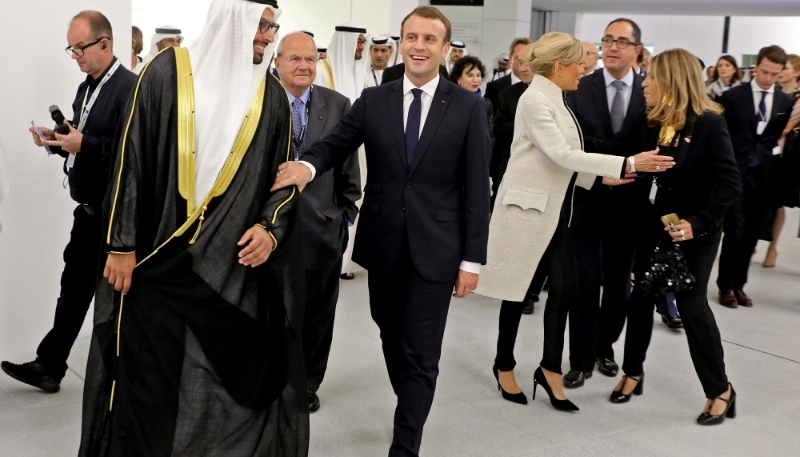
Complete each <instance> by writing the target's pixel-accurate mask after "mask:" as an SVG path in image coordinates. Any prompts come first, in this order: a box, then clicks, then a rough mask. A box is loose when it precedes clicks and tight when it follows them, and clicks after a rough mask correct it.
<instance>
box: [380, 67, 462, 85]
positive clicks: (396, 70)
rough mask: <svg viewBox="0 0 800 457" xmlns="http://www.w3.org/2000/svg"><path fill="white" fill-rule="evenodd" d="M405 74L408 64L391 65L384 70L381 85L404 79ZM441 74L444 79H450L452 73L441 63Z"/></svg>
mask: <svg viewBox="0 0 800 457" xmlns="http://www.w3.org/2000/svg"><path fill="white" fill-rule="evenodd" d="M404 74H406V64H404V63H402V62H401V63H399V64H397V65H394V66H392V67H389V68H387V69H386V70H383V76H381V85H384V84H386V83H390V82H392V81H397V80H398V79H403V75H404ZM439 75H440V76H441V77H442V78H444V79H450V75H449V74H448V73H447V67H445V66H444V65H439Z"/></svg>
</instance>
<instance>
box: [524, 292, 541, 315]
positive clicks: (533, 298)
mask: <svg viewBox="0 0 800 457" xmlns="http://www.w3.org/2000/svg"><path fill="white" fill-rule="evenodd" d="M538 301H539V296H538V295H529V296H528V298H526V299H525V301H524V303H525V306H524V307H523V308H522V314H533V304H534V303H536V302H538Z"/></svg>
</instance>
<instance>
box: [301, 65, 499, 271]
mask: <svg viewBox="0 0 800 457" xmlns="http://www.w3.org/2000/svg"><path fill="white" fill-rule="evenodd" d="M361 144H364V146H365V150H366V158H367V183H366V186H365V187H364V193H365V195H364V201H363V203H362V205H361V218H360V220H359V224H358V231H357V233H356V239H355V246H354V251H353V260H354V261H356V262H357V263H359V264H360V265H361V266H363V267H364V268H366V269H367V270H375V271H378V272H380V273H387V274H388V273H392V272H393V271H395V269H396V267H397V264H398V260H399V259H400V254H401V252H402V249H404V243H405V238H406V236H407V240H408V246H407V249H409V251H410V254H411V259H412V261H413V263H414V266H415V267H416V268H417V270H418V271H419V272H420V274H422V276H423V277H424V278H425V279H426V280H428V281H435V282H454V281H455V279H456V276H457V274H458V269H459V264H460V263H461V261H462V260H466V261H469V262H476V263H486V245H487V241H488V237H489V159H490V156H491V145H490V136H489V124H488V121H487V119H486V111H485V109H484V104H483V100H482V99H481V98H480V97H478V96H477V95H475V94H474V93H472V92H469V91H467V90H465V89H462V88H461V87H459V86H457V85H455V84H453V83H450V82H448V81H447V80H445V79H444V78H440V80H439V85H438V87H437V89H436V92H435V94H434V97H433V101H432V103H431V108H430V111H429V113H428V117H427V118H426V121H425V125H424V127H423V130H422V135H421V137H420V140H419V144H418V146H417V149H416V152H415V154H414V161H413V162H412V163H411V164H408V163H407V161H406V150H405V135H404V127H403V79H400V80H397V81H393V82H391V83H388V84H385V85H382V86H378V87H371V88H368V89H365V90H364V92H362V94H361V97H359V99H358V100H356V102H355V103H354V104H353V107H352V109H351V110H350V111H349V112H348V113H347V115H345V116H344V117H343V118H342V120H341V122H339V124H338V125H337V126H336V128H335V129H334V130H333V131H332V132H331V133H330V134H329V135H328V136H326V137H325V139H324V140H322V141H321V142H319V143H317V144H315V145H313V146H311V147H310V148H309V149H308V150H307V151H306V153H305V154H304V155H303V160H305V161H308V162H309V163H311V164H312V165H313V166H314V167H315V168H316V169H317V174H319V173H322V172H324V171H325V170H328V169H330V168H331V167H333V166H335V165H337V164H341V163H342V162H343V161H344V160H346V159H347V157H348V155H349V154H351V153H352V151H354V150H356V149H357V148H358V147H359V146H360V145H361Z"/></svg>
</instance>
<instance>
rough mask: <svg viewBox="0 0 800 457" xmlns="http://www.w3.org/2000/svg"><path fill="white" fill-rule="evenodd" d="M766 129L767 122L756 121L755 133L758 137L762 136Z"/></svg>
mask: <svg viewBox="0 0 800 457" xmlns="http://www.w3.org/2000/svg"><path fill="white" fill-rule="evenodd" d="M766 129H767V121H758V128H757V129H756V133H757V134H758V135H762V134H763V133H764V130H766Z"/></svg>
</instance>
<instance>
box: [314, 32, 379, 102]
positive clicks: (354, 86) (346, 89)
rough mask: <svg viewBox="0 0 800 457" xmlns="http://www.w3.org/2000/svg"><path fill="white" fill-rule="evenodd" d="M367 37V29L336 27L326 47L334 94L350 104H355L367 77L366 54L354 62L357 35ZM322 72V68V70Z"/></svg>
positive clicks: (368, 59) (368, 63) (368, 62)
mask: <svg viewBox="0 0 800 457" xmlns="http://www.w3.org/2000/svg"><path fill="white" fill-rule="evenodd" d="M359 34H363V35H364V38H366V39H369V37H368V36H367V29H365V28H363V27H360V26H358V25H355V24H351V23H345V24H342V25H339V26H336V32H334V34H333V36H332V37H331V44H329V45H328V58H327V59H326V60H327V62H328V64H329V65H330V67H331V72H332V73H333V87H334V90H336V92H339V93H340V94H342V95H344V96H345V97H347V98H349V99H350V103H355V101H356V99H357V98H358V97H359V96H361V91H362V90H364V81H365V79H366V77H367V68H369V65H370V58H369V54H368V53H366V52H365V53H364V54H365V55H363V56H362V57H361V60H356V57H355V56H356V48H357V47H358V35H359ZM322 70H323V71H324V67H323V68H322ZM319 75H320V68H319V67H317V77H319Z"/></svg>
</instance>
